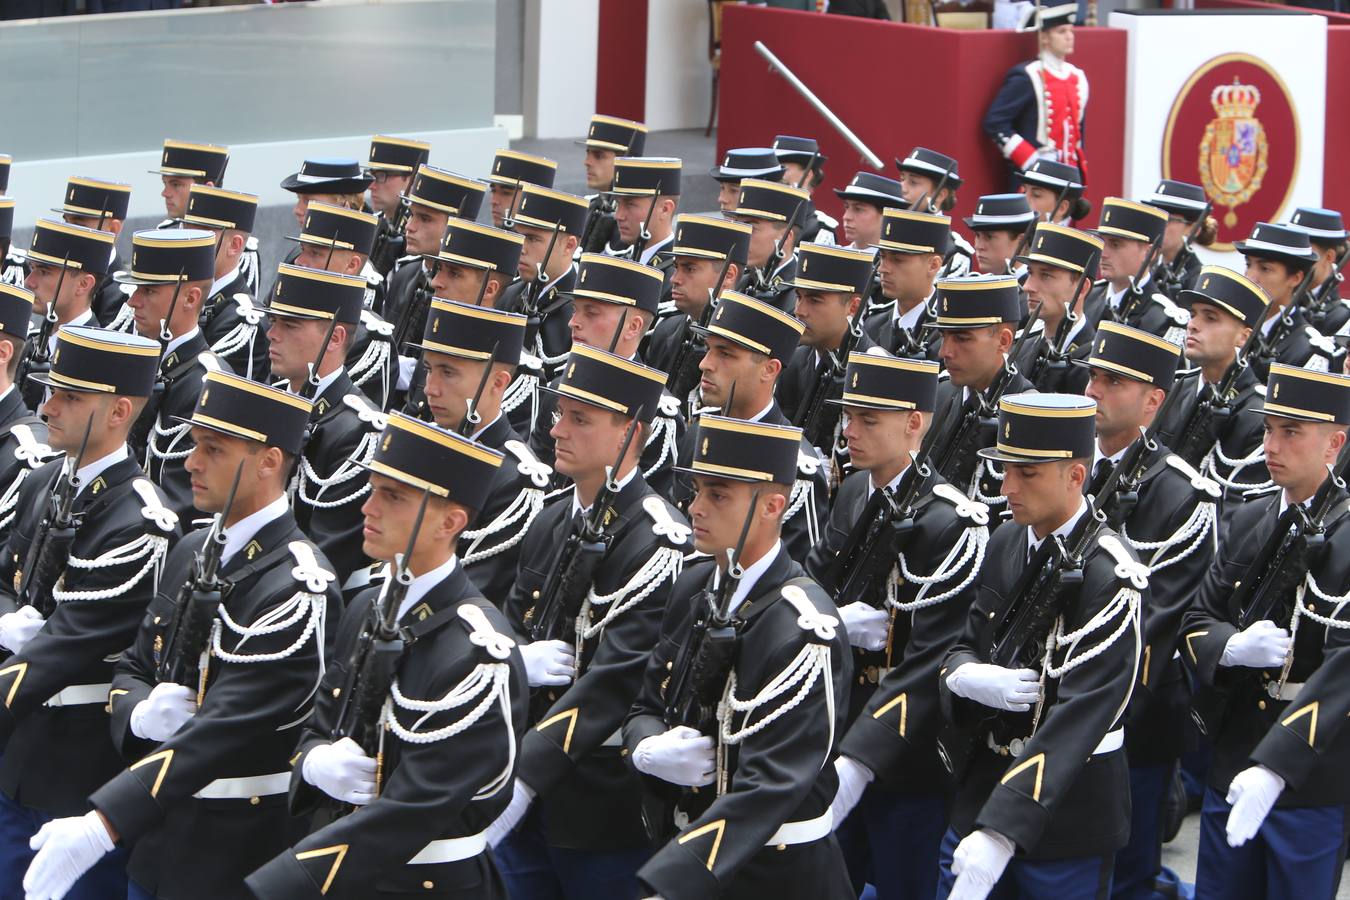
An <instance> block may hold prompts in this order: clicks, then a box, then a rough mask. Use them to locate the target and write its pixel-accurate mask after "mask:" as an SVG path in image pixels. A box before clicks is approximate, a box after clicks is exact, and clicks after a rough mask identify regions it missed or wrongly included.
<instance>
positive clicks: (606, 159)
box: [584, 147, 615, 191]
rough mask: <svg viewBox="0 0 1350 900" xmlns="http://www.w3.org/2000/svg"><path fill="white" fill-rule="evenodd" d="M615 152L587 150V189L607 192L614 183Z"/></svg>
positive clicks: (593, 148)
mask: <svg viewBox="0 0 1350 900" xmlns="http://www.w3.org/2000/svg"><path fill="white" fill-rule="evenodd" d="M614 157H615V154H614V151H613V150H600V149H597V148H595V147H587V148H586V162H585V164H584V165H585V167H586V187H588V188H590V189H591V190H593V191H607V190H609V187H610V185H611V184H613V183H614Z"/></svg>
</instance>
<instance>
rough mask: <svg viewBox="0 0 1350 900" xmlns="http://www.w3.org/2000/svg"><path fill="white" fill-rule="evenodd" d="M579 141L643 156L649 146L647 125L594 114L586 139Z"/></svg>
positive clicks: (600, 147) (587, 144) (600, 148)
mask: <svg viewBox="0 0 1350 900" xmlns="http://www.w3.org/2000/svg"><path fill="white" fill-rule="evenodd" d="M577 143H579V144H584V145H585V146H587V147H591V148H594V149H596V150H609V151H611V152H614V153H622V154H624V155H625V156H641V155H642V151H643V150H644V149H646V146H647V126H646V125H643V124H642V123H641V122H634V121H633V120H632V119H620V118H618V117H617V116H602V115H594V116H591V126H590V128H589V129H588V130H587V131H586V140H584V141H577Z"/></svg>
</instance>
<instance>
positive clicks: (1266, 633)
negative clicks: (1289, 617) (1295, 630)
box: [1219, 619, 1289, 669]
mask: <svg viewBox="0 0 1350 900" xmlns="http://www.w3.org/2000/svg"><path fill="white" fill-rule="evenodd" d="M1288 654H1289V632H1288V631H1285V630H1284V629H1283V628H1280V627H1279V626H1277V625H1276V624H1275V623H1274V622H1272V621H1270V620H1269V619H1262V620H1261V621H1259V622H1253V623H1252V624H1250V625H1248V626H1247V629H1246V630H1245V631H1239V632H1238V633H1237V634H1235V635H1233V636H1232V637H1230V638H1229V639H1228V643H1227V644H1224V646H1223V656H1221V657H1219V665H1221V666H1248V667H1250V668H1253V669H1277V668H1279V667H1280V666H1282V665H1284V658H1285V657H1286V656H1287V655H1288Z"/></svg>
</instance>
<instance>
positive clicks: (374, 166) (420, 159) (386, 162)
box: [366, 134, 431, 175]
mask: <svg viewBox="0 0 1350 900" xmlns="http://www.w3.org/2000/svg"><path fill="white" fill-rule="evenodd" d="M430 155H431V145H430V144H428V143H427V142H426V141H415V140H412V139H411V138H398V137H390V136H389V135H386V134H377V135H375V136H374V137H373V138H371V139H370V159H368V160H367V161H366V168H367V169H369V170H370V171H372V172H393V173H395V174H398V175H411V174H412V173H414V172H416V171H417V167H418V166H420V165H423V164H425V163H426V161H427V158H428V157H429V156H430Z"/></svg>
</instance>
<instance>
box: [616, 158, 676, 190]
mask: <svg viewBox="0 0 1350 900" xmlns="http://www.w3.org/2000/svg"><path fill="white" fill-rule="evenodd" d="M682 167H683V163H682V162H680V160H678V159H676V158H674V157H672V156H621V157H619V158H618V159H616V160H615V161H614V182H613V184H611V185H610V188H609V190H608V191H606V192H605V193H607V194H615V195H618V196H620V197H678V196H679V194H680V170H681V168H682Z"/></svg>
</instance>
